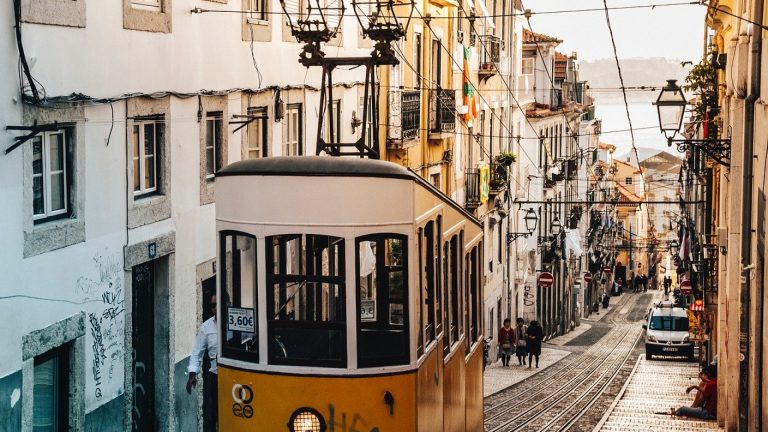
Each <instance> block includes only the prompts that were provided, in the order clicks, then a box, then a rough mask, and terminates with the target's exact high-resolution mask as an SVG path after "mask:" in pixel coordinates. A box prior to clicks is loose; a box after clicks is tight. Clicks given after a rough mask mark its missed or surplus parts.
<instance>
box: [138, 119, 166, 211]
mask: <svg viewBox="0 0 768 432" xmlns="http://www.w3.org/2000/svg"><path fill="white" fill-rule="evenodd" d="M163 132H164V126H163V123H162V121H160V120H156V119H152V120H137V121H135V122H134V124H133V194H134V196H137V195H145V194H150V193H153V192H156V191H157V177H158V172H157V171H158V162H157V161H158V154H157V153H158V148H159V145H158V144H160V143H162V141H163Z"/></svg>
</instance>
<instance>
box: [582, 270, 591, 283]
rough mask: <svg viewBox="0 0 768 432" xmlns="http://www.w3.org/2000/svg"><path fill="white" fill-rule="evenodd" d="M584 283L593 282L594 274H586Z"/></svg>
mask: <svg viewBox="0 0 768 432" xmlns="http://www.w3.org/2000/svg"><path fill="white" fill-rule="evenodd" d="M584 282H586V283H590V282H592V273H590V272H586V273H584Z"/></svg>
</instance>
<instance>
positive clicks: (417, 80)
mask: <svg viewBox="0 0 768 432" xmlns="http://www.w3.org/2000/svg"><path fill="white" fill-rule="evenodd" d="M421 63H422V62H421V33H414V38H413V66H414V71H413V73H414V76H413V87H414V88H417V89H418V88H421V74H422V70H421Z"/></svg>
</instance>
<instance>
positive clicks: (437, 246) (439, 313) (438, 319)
mask: <svg viewBox="0 0 768 432" xmlns="http://www.w3.org/2000/svg"><path fill="white" fill-rule="evenodd" d="M435 227H436V228H435V230H436V231H435V242H434V252H433V258H434V259H433V261H434V264H433V271H432V274H433V275H434V288H435V290H434V292H435V340H438V339H439V338H440V336H441V335H442V334H443V298H444V297H443V279H442V276H443V271H442V263H443V258H442V257H443V254H442V250H443V248H442V244H443V217H442V216H438V217H437V222H436V223H435Z"/></svg>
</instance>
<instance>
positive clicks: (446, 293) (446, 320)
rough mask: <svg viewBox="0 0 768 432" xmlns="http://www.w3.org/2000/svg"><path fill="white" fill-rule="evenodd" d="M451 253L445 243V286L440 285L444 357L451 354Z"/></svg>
mask: <svg viewBox="0 0 768 432" xmlns="http://www.w3.org/2000/svg"><path fill="white" fill-rule="evenodd" d="M448 256H449V251H448V242H445V243H443V254H442V255H441V258H442V260H441V262H442V269H443V284H442V285H440V292H441V294H442V296H443V298H444V299H445V304H444V307H443V309H442V313H441V314H438V317H440V320H441V321H442V323H443V329H444V331H443V355H444V356H447V355H448V353H450V352H451V321H450V313H451V312H450V307H451V298H450V297H451V287H450V283H451V279H450V274H451V269H450V267H449V265H450V263H449V261H448Z"/></svg>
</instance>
